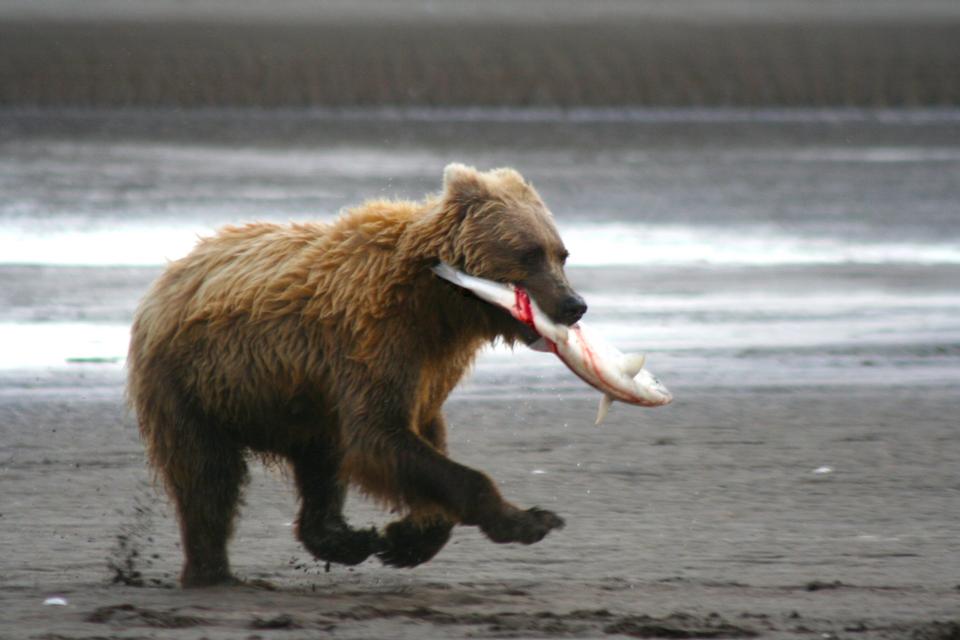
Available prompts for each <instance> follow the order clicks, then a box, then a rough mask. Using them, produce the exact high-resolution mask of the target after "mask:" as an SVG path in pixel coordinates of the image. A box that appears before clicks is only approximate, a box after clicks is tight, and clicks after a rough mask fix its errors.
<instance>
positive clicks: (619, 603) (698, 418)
mask: <svg viewBox="0 0 960 640" xmlns="http://www.w3.org/2000/svg"><path fill="white" fill-rule="evenodd" d="M53 377H55V378H56V377H58V376H56V375H55V376H53ZM59 379H60V380H61V382H62V383H63V386H62V388H60V389H51V387H50V385H49V384H46V385H40V384H39V383H38V384H37V385H35V386H34V388H32V389H31V388H30V382H29V380H21V383H22V385H23V389H22V390H21V392H19V393H6V394H4V395H3V396H2V397H0V442H2V443H3V445H2V448H0V456H2V460H3V464H2V465H0V478H2V480H0V484H2V487H3V501H2V508H0V514H2V515H0V522H2V524H3V526H2V527H0V547H2V549H3V553H2V554H0V576H3V578H2V583H0V599H2V601H3V606H2V607H0V629H2V633H0V636H2V637H3V638H121V637H122V638H133V637H138V638H139V637H149V638H200V637H207V638H235V637H262V638H276V637H283V638H308V637H318V636H324V635H327V634H332V635H333V636H334V637H346V638H361V637H392V638H432V637H438V638H439V637H466V636H470V637H501V638H502V637H512V638H513V637H602V636H605V635H608V634H609V635H614V636H617V635H619V636H626V637H731V638H736V637H755V636H759V637H769V638H809V637H856V638H940V639H946V638H956V637H957V635H956V634H957V633H958V631H960V584H958V571H957V569H958V564H957V563H958V561H957V558H958V557H960V555H958V554H960V545H958V543H957V538H956V535H955V534H956V524H957V518H956V514H957V513H958V512H960V487H958V486H957V480H956V469H957V468H958V465H960V453H958V451H957V448H956V446H955V435H956V434H955V430H956V425H955V416H956V415H958V414H960V397H958V396H957V394H956V392H955V390H954V389H948V388H931V387H924V388H898V387H893V386H891V387H883V388H878V387H872V388H852V387H851V388H834V389H816V388H814V389H810V388H808V389H786V388H784V389H753V390H750V389H744V390H738V391H730V390H711V389H709V388H699V389H698V388H684V387H683V385H682V384H680V385H676V386H675V389H674V390H675V392H676V393H677V397H678V401H677V403H676V405H675V406H671V407H669V408H666V409H662V410H657V411H642V410H637V409H634V408H628V407H623V406H617V407H615V408H614V410H613V411H612V412H611V416H610V420H609V424H607V425H605V426H604V427H603V428H595V427H594V426H593V425H592V414H593V410H594V402H593V398H592V397H591V398H589V399H584V398H576V399H568V400H563V399H560V398H552V397H539V398H538V397H530V398H528V399H525V400H520V401H511V402H501V401H496V400H484V401H476V400H470V399H467V398H465V397H462V395H461V394H460V393H459V392H458V393H457V394H455V396H454V397H453V398H452V399H451V401H450V403H448V409H449V411H448V413H449V417H450V421H451V424H452V426H453V428H452V433H451V436H452V437H451V449H452V453H453V455H454V457H455V458H457V459H458V460H460V461H462V462H464V463H466V464H470V465H473V466H475V467H477V468H481V469H483V470H485V471H487V472H488V473H490V474H491V475H492V477H494V478H495V479H496V480H497V481H498V482H499V484H500V486H501V487H502V489H503V491H504V493H505V494H506V495H507V496H508V497H509V498H510V499H512V500H514V501H516V502H517V503H519V504H522V505H526V506H530V505H534V504H538V505H542V506H544V507H549V508H551V509H554V510H556V511H557V512H559V513H560V514H562V515H563V516H564V517H565V518H566V520H567V527H566V528H565V529H564V530H562V531H559V532H555V533H553V534H551V535H550V536H548V538H547V539H545V540H544V541H542V542H541V543H539V544H537V545H534V546H530V547H521V546H514V545H511V546H504V547H501V546H497V545H494V544H492V543H490V542H488V541H486V540H485V539H483V538H482V536H480V535H479V534H478V533H477V532H476V531H475V530H473V529H467V528H461V529H458V530H457V531H456V532H455V535H454V537H453V539H452V542H451V543H450V545H448V547H447V548H446V549H445V550H444V551H442V552H441V554H440V555H439V556H438V557H437V558H436V559H435V560H434V561H432V562H431V563H428V564H427V565H424V566H422V567H420V568H417V569H414V570H410V571H397V570H391V569H387V568H384V567H381V566H380V565H379V563H378V562H376V561H368V562H366V563H364V564H362V565H360V566H359V567H357V568H355V569H347V568H342V567H336V566H335V567H333V568H332V569H331V571H330V572H329V573H327V572H325V571H324V568H323V567H322V566H321V565H319V564H317V563H315V562H314V561H313V560H312V559H311V558H310V557H309V554H307V553H306V552H305V551H304V550H303V549H302V548H300V547H299V546H298V545H297V544H296V543H295V542H294V540H293V538H292V533H291V528H290V522H291V520H292V519H293V517H294V511H295V502H294V499H293V496H292V493H291V491H290V487H289V483H288V481H287V479H285V478H284V477H283V476H282V474H277V473H275V472H265V471H262V470H261V469H260V468H259V466H258V465H256V464H253V468H254V475H253V481H252V483H251V486H250V487H249V491H248V499H247V503H246V506H245V508H244V510H243V515H242V518H241V521H240V524H239V528H238V532H237V535H236V538H235V540H234V542H233V544H232V547H231V553H232V558H233V562H234V568H235V570H236V572H237V573H238V574H239V575H241V576H243V577H245V578H248V579H260V580H268V581H269V582H271V583H272V584H273V585H274V586H275V587H276V588H275V590H263V589H255V588H234V589H213V590H202V591H182V590H180V589H178V588H177V587H176V585H175V576H176V574H177V572H178V570H179V563H180V553H179V549H178V542H177V536H176V527H175V524H174V521H173V518H172V515H171V509H170V507H169V505H168V504H167V503H166V501H165V499H163V498H162V497H160V496H159V494H158V493H157V492H156V491H155V489H154V488H153V487H152V486H151V484H150V482H149V478H148V475H147V471H146V469H145V468H144V462H143V455H142V450H141V447H140V444H139V442H138V439H137V435H136V429H135V426H134V423H133V421H132V419H131V418H130V417H129V416H126V415H125V414H124V410H123V407H122V398H121V395H120V394H121V388H120V382H121V380H120V374H119V372H117V371H116V370H113V372H112V373H111V372H109V371H104V369H103V367H99V368H98V367H97V366H96V365H77V366H76V367H75V368H74V370H73V372H72V373H70V374H59ZM678 382H680V381H678ZM12 385H13V382H12V380H10V379H8V380H6V381H5V385H4V386H5V388H6V389H7V390H9V389H11V388H12ZM86 386H89V388H90V390H91V392H90V393H89V394H88V393H87V391H86V389H85V387H86ZM41 387H42V388H41ZM824 467H829V468H830V471H829V472H824ZM818 469H819V472H817V470H818ZM348 511H349V513H350V517H351V520H352V522H354V523H355V524H365V523H369V522H374V523H379V524H382V523H384V522H386V521H387V519H388V515H387V514H383V513H380V512H379V511H377V510H376V509H375V508H373V507H372V506H371V505H369V504H368V503H366V502H365V501H364V500H362V499H361V498H358V497H356V496H354V497H352V498H351V502H350V505H349V506H348ZM48 597H63V598H65V599H66V600H67V602H68V604H67V605H66V606H56V605H47V606H44V604H43V602H44V600H45V599H46V598H48Z"/></svg>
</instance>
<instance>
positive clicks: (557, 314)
mask: <svg viewBox="0 0 960 640" xmlns="http://www.w3.org/2000/svg"><path fill="white" fill-rule="evenodd" d="M441 198H442V202H443V207H444V209H445V210H446V211H448V212H450V213H451V214H452V215H453V216H454V218H455V220H456V222H455V225H454V232H453V236H452V238H451V239H452V242H451V245H450V246H448V250H449V251H450V252H451V253H452V255H449V256H441V258H442V259H444V260H445V261H447V262H449V263H450V264H452V265H454V266H456V267H458V268H460V269H462V270H463V271H465V272H466V273H468V274H470V275H473V276H477V277H480V278H487V279H489V280H495V281H497V282H509V283H513V284H516V285H519V286H522V287H523V288H524V289H526V290H527V292H528V293H529V294H530V296H531V297H532V298H533V299H534V300H536V302H537V305H538V306H539V307H540V308H541V309H542V310H543V311H544V313H546V314H547V315H548V316H549V317H550V318H551V319H552V320H553V321H554V322H558V323H561V324H566V325H571V324H573V323H575V322H576V321H577V320H579V319H580V317H581V316H583V314H584V313H585V312H586V310H587V305H586V303H585V302H584V301H583V298H581V297H580V296H579V295H578V294H577V293H576V292H575V291H574V290H573V288H572V287H571V286H570V282H569V281H568V280H567V276H566V274H565V273H564V263H565V262H566V259H567V255H568V254H567V250H566V248H565V247H564V246H563V241H562V240H561V239H560V234H559V233H557V228H556V226H555V225H554V223H553V216H552V215H551V214H550V211H549V210H548V209H547V207H546V205H544V204H543V200H541V199H540V195H539V194H538V193H537V191H536V190H535V189H534V188H533V187H532V186H531V185H530V184H529V183H528V182H527V181H526V180H524V179H523V177H522V176H521V175H520V174H519V173H517V172H516V171H514V170H513V169H495V170H493V171H486V172H480V171H477V170H476V169H474V168H473V167H468V166H465V165H462V164H450V165H448V166H447V168H446V169H445V170H444V172H443V194H442V196H441Z"/></svg>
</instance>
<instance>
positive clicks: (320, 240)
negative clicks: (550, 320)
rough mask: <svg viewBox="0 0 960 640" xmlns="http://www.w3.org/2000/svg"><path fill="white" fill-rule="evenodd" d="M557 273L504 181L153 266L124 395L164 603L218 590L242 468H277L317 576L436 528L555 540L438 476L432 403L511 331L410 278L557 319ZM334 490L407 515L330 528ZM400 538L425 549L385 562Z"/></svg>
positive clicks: (219, 238)
mask: <svg viewBox="0 0 960 640" xmlns="http://www.w3.org/2000/svg"><path fill="white" fill-rule="evenodd" d="M564 258H565V251H564V249H563V245H562V243H561V241H560V238H559V236H558V235H557V233H556V230H555V228H554V225H553V222H552V219H551V216H550V215H549V213H548V211H547V210H546V208H545V207H544V205H543V203H542V201H541V200H540V197H539V196H538V195H537V193H536V191H535V190H534V189H533V188H532V187H531V186H530V185H529V184H527V183H526V182H525V181H524V180H523V178H522V177H521V176H520V175H519V174H517V173H516V172H515V171H513V170H510V169H500V170H496V171H492V172H488V173H480V172H477V171H476V170H474V169H471V168H468V167H464V166H463V165H451V166H449V167H448V168H447V169H446V171H445V174H444V191H443V193H442V194H441V195H440V196H439V197H431V198H428V199H426V200H425V201H423V202H420V203H414V202H395V201H386V200H378V201H372V202H368V203H366V204H364V205H362V206H361V207H358V208H356V209H352V210H349V211H347V212H345V213H344V214H343V215H342V216H341V217H340V218H339V219H338V220H337V221H335V222H334V223H332V224H329V225H325V224H313V223H308V224H291V225H276V224H266V223H256V224H250V225H246V226H243V227H227V228H225V229H223V230H221V231H220V232H219V233H218V234H217V235H216V236H214V237H212V238H207V239H204V240H202V241H201V242H200V243H199V244H198V246H197V247H196V248H195V249H194V251H193V252H192V253H191V254H190V255H188V256H187V257H185V258H183V259H181V260H179V261H177V262H174V263H172V264H171V265H170V266H169V268H168V269H167V270H166V272H165V273H164V274H163V275H162V276H161V277H160V278H159V279H158V281H157V282H156V283H155V284H154V285H153V287H152V289H151V290H150V292H149V293H148V294H147V295H146V297H145V298H144V300H143V302H142V303H141V305H140V307H139V309H138V311H137V314H136V317H135V320H134V324H133V330H132V339H131V343H130V352H129V359H128V367H129V381H128V394H129V398H130V402H131V404H132V406H133V407H134V408H135V410H136V412H137V415H138V419H139V424H140V430H141V434H142V437H143V439H144V442H145V444H146V447H147V453H148V456H149V459H150V462H151V464H152V466H153V467H154V468H155V469H156V470H157V471H158V472H159V474H160V476H161V477H162V478H163V480H164V482H165V484H166V486H167V488H168V490H169V492H170V494H171V496H172V498H173V499H174V501H175V503H176V504H177V507H178V515H179V518H180V525H181V534H182V536H183V538H184V551H185V554H186V559H187V561H186V564H185V568H184V575H183V582H184V584H188V585H191V584H198V585H199V584H210V583H217V582H224V581H229V580H231V578H230V575H229V564H228V562H227V556H226V540H227V539H228V538H229V536H230V533H231V531H232V522H233V518H234V512H235V509H236V504H237V501H238V499H239V493H240V487H241V485H242V483H243V481H244V479H245V478H246V466H245V462H244V458H243V455H244V452H245V451H248V450H249V451H253V452H257V453H260V454H262V455H264V456H268V457H281V458H286V459H289V460H290V461H291V464H292V466H293V468H294V474H295V477H296V479H297V481H298V488H299V490H300V493H301V499H302V509H301V515H300V520H299V523H298V525H299V526H298V534H299V535H300V537H301V539H302V540H303V541H304V543H305V544H306V545H307V546H308V548H310V550H311V551H313V552H314V554H315V555H317V556H318V557H321V558H323V559H327V560H333V561H340V562H346V563H353V562H354V561H360V560H362V559H363V558H365V557H367V556H368V555H369V554H370V553H377V554H378V555H380V557H381V558H382V559H384V561H385V562H388V563H389V564H396V565H411V564H416V563H417V562H422V561H424V560H425V559H429V557H431V556H432V555H433V553H436V551H437V550H439V547H440V546H442V544H443V542H445V541H446V537H445V536H446V535H449V527H450V526H451V524H452V523H465V524H475V525H478V526H480V527H481V529H483V530H484V531H485V532H486V533H487V535H488V536H490V537H491V538H492V539H494V540H497V541H514V540H516V541H521V542H527V543H529V542H534V541H536V540H538V539H540V538H542V537H543V535H545V534H546V533H547V532H548V531H549V530H550V529H551V528H555V527H558V526H561V524H562V521H561V520H559V518H557V517H556V516H553V514H550V513H549V512H545V511H538V510H531V511H520V510H518V509H516V508H515V507H513V506H512V505H510V504H509V503H506V502H505V501H503V500H502V498H500V496H499V493H498V492H497V490H496V488H495V487H494V485H493V484H492V482H491V481H490V480H489V479H488V478H487V477H486V476H484V475H483V474H481V473H479V472H476V471H473V470H472V469H468V468H466V467H462V466H461V465H458V464H456V463H454V462H452V461H450V460H449V459H448V458H446V456H445V454H446V433H445V426H444V422H443V416H442V413H441V407H442V405H443V402H444V400H445V399H446V397H447V395H448V394H449V393H450V391H451V390H452V389H453V387H454V386H455V385H456V384H457V382H458V381H459V380H460V378H461V377H462V375H463V374H464V372H465V371H466V370H467V368H468V367H469V366H470V364H471V362H472V361H473V358H474V356H475V354H476V352H477V350H478V349H479V348H480V347H481V346H482V345H483V344H485V343H487V342H490V341H491V340H495V339H497V338H502V339H504V340H507V341H513V340H516V339H517V338H519V337H521V336H523V334H524V329H523V327H522V326H521V325H519V324H518V323H516V322H515V321H514V320H513V319H512V318H511V317H510V316H509V315H508V314H507V313H505V312H503V311H502V310H499V309H496V308H494V307H492V306H490V305H488V304H485V303H483V302H480V301H479V300H477V299H476V298H474V297H473V296H471V295H469V294H467V293H465V292H464V291H462V290H459V289H457V288H456V287H453V286H452V285H449V284H448V283H445V282H443V281H441V280H440V279H438V278H437V277H436V276H434V275H433V274H432V272H431V271H430V267H431V266H433V265H434V264H436V263H437V261H439V260H442V261H445V262H448V263H450V264H453V265H455V266H457V267H458V268H461V269H463V270H465V271H467V272H468V273H471V274H474V275H478V276H482V277H487V278H491V279H494V280H499V281H505V282H507V281H509V282H521V283H524V285H525V286H527V288H528V289H529V290H530V292H531V294H532V295H533V296H534V298H535V299H536V300H537V301H538V303H539V304H540V306H541V307H542V308H543V309H544V310H545V311H546V312H547V313H548V314H551V315H553V316H555V317H557V318H560V317H561V316H562V313H563V303H564V301H565V300H569V299H570V297H571V296H574V297H575V294H573V292H572V291H571V290H570V288H569V285H568V284H567V282H566V278H565V276H564V275H563V269H562V262H563V259H564ZM580 313H582V311H580ZM574 319H575V318H574ZM351 483H352V484H355V485H358V486H359V487H361V488H362V489H363V490H364V491H366V492H367V493H369V494H370V495H372V496H374V497H375V498H376V499H378V500H380V501H382V502H383V503H385V504H387V505H389V506H391V507H393V508H395V509H398V510H400V511H402V512H405V513H408V514H410V515H409V516H408V518H407V519H406V520H402V521H400V522H399V523H394V525H396V526H394V525H391V527H388V529H387V535H386V536H385V537H381V536H380V535H379V534H378V533H376V532H371V531H366V532H358V531H354V530H352V529H350V528H349V527H347V525H346V524H345V522H344V521H343V520H342V516H341V514H340V509H341V508H342V502H343V491H344V488H345V487H346V485H347V484H351ZM431 527H434V528H433V529H431ZM424 532H426V533H425V534H424ZM431 532H432V533H431ZM421 534H423V535H422V536H421ZM431 535H432V537H431ZM418 536H420V537H422V538H424V539H427V538H429V540H430V542H429V544H428V543H424V544H425V545H426V546H427V547H430V548H425V549H424V550H423V551H422V553H419V552H418V553H414V552H413V551H405V550H404V549H402V548H400V546H402V545H412V546H416V543H417V541H418V540H419V539H420V537H418ZM441 538H442V540H441ZM438 544H439V546H437V545H438ZM431 545H433V546H437V548H436V549H433V548H432V546H431ZM405 553H406V554H407V556H404V554H405ZM424 555H426V556H427V557H425V558H423V557H422V556H424ZM398 558H399V560H398ZM404 558H406V560H404Z"/></svg>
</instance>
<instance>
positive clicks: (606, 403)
mask: <svg viewBox="0 0 960 640" xmlns="http://www.w3.org/2000/svg"><path fill="white" fill-rule="evenodd" d="M433 272H434V273H435V274H436V275H437V276H439V277H441V278H443V279H444V280H446V281H448V282H451V283H453V284H455V285H457V286H458V287H461V288H463V289H466V290H468V291H470V292H472V293H473V294H474V295H476V296H477V297H478V298H480V299H481V300H484V301H486V302H489V303H490V304H493V305H496V306H498V307H501V308H503V309H505V310H506V311H508V312H509V313H510V315H512V316H513V317H514V318H516V319H517V320H518V321H520V322H522V323H523V324H525V325H527V326H528V327H530V328H531V329H533V331H535V332H536V333H537V335H538V336H540V337H539V339H537V340H536V341H534V342H533V343H532V344H530V345H528V346H529V347H530V348H531V349H534V350H536V351H545V352H549V353H553V354H554V355H556V356H557V357H558V358H559V359H560V360H561V361H562V362H563V364H565V365H566V366H567V368H568V369H570V371H572V372H573V373H574V374H576V375H577V377H579V378H580V379H581V380H583V381H584V382H586V383H587V384H588V385H590V386H592V387H593V388H595V389H597V390H598V391H600V392H601V393H602V394H603V397H602V398H601V399H600V406H599V407H598V408H597V418H596V421H595V423H594V424H598V425H599V424H601V423H602V422H603V420H604V419H605V418H606V417H607V412H608V411H609V410H610V406H611V405H612V404H613V403H614V402H615V401H616V402H624V403H627V404H634V405H639V406H643V407H661V406H664V405H668V404H670V403H671V402H673V394H672V393H670V390H669V389H667V387H666V385H664V384H663V383H662V382H660V380H658V379H657V377H656V376H654V375H653V374H652V373H650V372H649V371H648V370H647V369H644V364H645V363H646V357H645V356H643V355H641V354H625V353H622V352H621V351H620V350H619V349H617V348H616V347H615V346H613V345H612V344H610V343H609V342H607V341H606V340H604V339H603V337H602V336H600V335H599V334H598V333H596V332H595V331H593V330H591V329H590V328H589V327H588V326H587V325H586V324H585V323H584V322H583V321H582V320H581V321H580V322H577V323H575V324H573V325H571V326H569V327H568V326H565V325H562V324H558V323H555V322H553V321H552V320H551V319H550V318H549V317H548V316H547V314H545V313H544V312H543V311H542V310H541V309H540V307H539V306H537V302H536V300H534V299H533V298H531V297H530V294H529V293H527V291H526V289H524V288H523V287H521V286H518V285H515V284H512V283H504V282H495V281H493V280H487V279H485V278H478V277H476V276H471V275H469V274H467V273H464V272H462V271H459V270H457V269H454V268H453V267H451V266H450V265H449V264H446V263H445V262H440V263H439V264H437V265H435V266H434V267H433Z"/></svg>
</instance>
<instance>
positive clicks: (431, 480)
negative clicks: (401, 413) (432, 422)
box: [392, 431, 564, 544]
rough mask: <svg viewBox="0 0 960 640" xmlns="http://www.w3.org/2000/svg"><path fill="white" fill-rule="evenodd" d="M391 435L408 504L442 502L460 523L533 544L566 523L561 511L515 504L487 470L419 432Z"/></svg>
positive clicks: (500, 538) (504, 538)
mask: <svg viewBox="0 0 960 640" xmlns="http://www.w3.org/2000/svg"><path fill="white" fill-rule="evenodd" d="M392 440H393V441H394V446H393V449H394V451H396V452H397V471H398V474H399V476H400V478H401V481H400V487H401V489H402V491H403V492H404V493H405V502H406V503H407V504H413V505H416V504H417V503H418V502H423V501H429V502H432V503H434V504H438V505H440V506H441V507H442V508H444V510H446V511H447V512H448V513H451V514H453V515H454V516H455V517H456V519H457V520H458V521H459V522H461V523H462V524H466V525H474V526H477V527H479V528H480V530H481V531H483V533H484V534H485V535H486V536H487V537H488V538H490V539H491V540H492V541H494V542H500V543H504V542H520V543H523V544H533V543H534V542H539V541H540V540H542V539H543V538H544V536H546V535H547V534H548V533H550V531H552V530H553V529H561V528H563V525H564V522H563V519H562V518H561V517H560V516H558V515H557V514H555V513H553V512H552V511H547V510H545V509H539V508H537V507H534V508H532V509H526V510H524V509H520V508H518V507H515V506H514V505H512V504H510V503H509V502H507V501H506V500H504V499H503V497H502V496H501V495H500V492H499V491H498V490H497V487H496V485H494V483H493V481H492V480H491V479H490V478H488V477H487V476H486V475H485V474H483V473H481V472H479V471H477V470H475V469H471V468H469V467H467V466H464V465H462V464H459V463H457V462H454V461H453V460H451V459H449V458H447V457H446V456H444V455H443V454H441V453H439V452H438V451H436V450H435V449H433V448H432V447H430V446H429V445H428V444H427V443H426V442H424V441H423V440H422V439H420V438H419V437H418V436H417V435H415V434H413V433H411V432H409V431H403V432H399V433H395V434H394V437H393V438H392Z"/></svg>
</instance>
